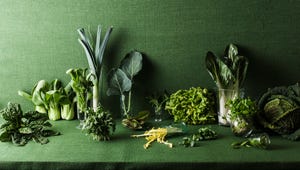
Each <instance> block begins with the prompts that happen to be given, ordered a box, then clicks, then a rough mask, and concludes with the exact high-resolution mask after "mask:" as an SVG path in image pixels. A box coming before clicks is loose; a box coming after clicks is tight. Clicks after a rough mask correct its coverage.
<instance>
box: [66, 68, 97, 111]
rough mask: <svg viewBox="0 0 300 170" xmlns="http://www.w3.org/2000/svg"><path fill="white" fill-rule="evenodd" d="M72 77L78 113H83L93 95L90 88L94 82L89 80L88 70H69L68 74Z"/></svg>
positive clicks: (71, 84) (71, 83)
mask: <svg viewBox="0 0 300 170" xmlns="http://www.w3.org/2000/svg"><path fill="white" fill-rule="evenodd" d="M66 73H67V74H68V75H70V77H71V81H70V83H69V84H70V86H71V87H72V89H73V90H74V92H75V93H76V102H77V109H78V110H77V111H78V112H80V113H83V112H85V111H86V110H87V108H88V101H89V100H90V98H91V96H92V94H91V92H90V88H91V87H92V82H91V81H90V80H89V76H88V71H87V69H82V68H78V69H69V70H67V72H66ZM77 114H78V113H77Z"/></svg>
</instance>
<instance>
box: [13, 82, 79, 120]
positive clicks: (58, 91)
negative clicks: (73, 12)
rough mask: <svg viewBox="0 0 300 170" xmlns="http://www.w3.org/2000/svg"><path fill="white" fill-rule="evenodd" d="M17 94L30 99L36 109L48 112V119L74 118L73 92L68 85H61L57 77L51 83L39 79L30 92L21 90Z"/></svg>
mask: <svg viewBox="0 0 300 170" xmlns="http://www.w3.org/2000/svg"><path fill="white" fill-rule="evenodd" d="M18 94H19V95H20V96H22V97H24V98H25V99H27V100H29V101H31V102H32V103H33V104H34V107H35V110H36V111H38V112H40V113H46V114H48V117H49V119H50V120H59V119H60V118H63V119H66V120H71V119H73V118H74V105H75V101H74V97H75V93H74V92H73V90H72V89H71V87H70V86H69V85H67V86H66V87H63V85H62V82H61V81H60V80H58V79H55V80H53V81H52V82H51V83H48V82H47V81H45V80H40V81H38V82H37V83H36V84H35V85H34V87H33V89H32V91H31V94H29V93H27V92H25V91H21V90H19V91H18Z"/></svg>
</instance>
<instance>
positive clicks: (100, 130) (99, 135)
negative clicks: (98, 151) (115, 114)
mask: <svg viewBox="0 0 300 170" xmlns="http://www.w3.org/2000/svg"><path fill="white" fill-rule="evenodd" d="M115 129H116V125H115V122H114V121H113V118H112V115H111V114H110V113H109V112H108V111H105V110H104V108H103V107H102V106H101V105H99V106H98V107H97V110H96V111H94V110H93V109H91V108H89V109H87V111H86V119H84V122H83V127H82V130H84V131H86V134H87V135H88V134H89V135H90V136H91V137H92V138H93V140H96V141H107V140H110V136H111V133H112V132H114V131H115Z"/></svg>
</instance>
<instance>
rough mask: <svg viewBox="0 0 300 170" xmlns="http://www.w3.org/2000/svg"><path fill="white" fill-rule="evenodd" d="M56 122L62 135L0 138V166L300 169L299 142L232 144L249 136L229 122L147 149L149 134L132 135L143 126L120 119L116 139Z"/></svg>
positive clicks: (190, 128)
mask: <svg viewBox="0 0 300 170" xmlns="http://www.w3.org/2000/svg"><path fill="white" fill-rule="evenodd" d="M51 123H52V124H53V129H55V130H58V131H59V132H61V133H62V135H60V136H53V137H49V140H50V142H49V143H48V144H45V145H41V144H38V143H34V142H32V141H31V142H29V143H28V144H27V145H26V146H23V147H18V146H15V145H13V144H11V143H3V142H2V143H0V153H1V154H0V169H41V167H43V169H170V168H172V169H200V168H205V169H233V168H234V169H236V168H239V169H241V168H243V169H264V170H265V169H277V170H280V169H300V143H299V142H293V141H288V140H286V139H283V138H281V137H280V136H271V145H270V147H269V149H267V150H264V149H258V148H241V149H233V148H232V147H231V143H232V142H236V141H241V140H244V139H243V138H239V137H235V136H234V135H233V134H232V132H231V130H230V128H229V127H223V126H219V125H207V126H209V127H211V129H213V130H215V131H216V132H217V133H218V139H216V140H210V141H200V142H199V146H198V147H187V148H186V147H184V146H182V145H178V143H179V142H180V141H182V137H184V136H190V134H192V133H195V132H196V130H197V129H199V128H200V127H204V126H188V134H184V135H180V136H171V137H167V140H168V141H169V142H171V143H173V144H174V147H173V148H169V147H168V146H166V145H164V144H159V143H157V142H155V143H153V144H152V145H151V147H149V148H148V149H144V148H143V145H144V144H145V143H146V140H145V138H131V137H130V135H132V134H142V133H143V132H144V131H132V130H129V129H127V128H125V127H123V126H122V125H121V124H120V121H117V128H116V131H115V132H114V134H113V136H112V139H111V140H110V141H104V142H97V141H94V140H92V139H91V138H90V137H89V136H86V135H85V133H84V132H82V131H81V130H80V129H77V128H76V126H77V125H78V124H79V122H78V121H77V120H72V121H66V120H60V121H51ZM166 124H168V122H162V124H160V125H159V126H165V125H166Z"/></svg>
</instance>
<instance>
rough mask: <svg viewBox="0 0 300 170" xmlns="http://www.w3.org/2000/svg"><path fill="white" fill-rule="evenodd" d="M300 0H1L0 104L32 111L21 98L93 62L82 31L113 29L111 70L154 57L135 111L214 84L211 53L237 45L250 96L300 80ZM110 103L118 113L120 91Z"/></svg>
mask: <svg viewBox="0 0 300 170" xmlns="http://www.w3.org/2000/svg"><path fill="white" fill-rule="evenodd" d="M299 9H300V1H299V0H272V1H270V0H252V1H249V0H0V107H1V108H2V107H4V106H5V105H6V103H7V102H8V101H12V102H18V103H21V104H22V106H23V107H24V108H26V109H32V105H31V103H30V102H28V101H26V100H25V99H23V98H22V97H20V96H18V95H17V91H18V90H26V91H30V90H31V89H32V87H33V85H34V84H35V83H36V82H37V81H38V80H41V79H45V80H47V81H51V80H53V79H55V78H58V79H60V80H62V81H63V82H64V83H65V84H66V83H67V82H68V81H69V80H70V78H69V76H68V75H66V74H65V72H66V70H67V69H69V68H78V67H88V64H87V60H86V57H85V54H84V51H83V49H82V47H81V46H80V44H79V43H78V41H77V39H78V34H77V32H76V30H77V28H79V27H85V28H90V29H91V31H92V34H94V35H95V32H96V28H97V25H98V24H102V26H103V28H104V29H105V30H106V29H107V28H108V27H109V26H111V25H112V26H113V27H114V30H113V32H112V35H111V38H110V40H109V43H108V46H107V49H106V51H105V56H104V63H105V74H107V72H108V70H109V69H111V68H112V67H117V66H118V63H119V61H120V60H121V59H122V58H123V57H124V56H125V54H126V53H127V52H129V51H130V50H133V49H136V50H139V51H141V52H143V53H144V55H145V58H144V67H143V70H142V71H141V72H140V73H139V75H138V76H137V77H136V78H135V82H134V83H135V84H134V87H133V107H134V109H133V110H134V111H139V110H143V109H145V108H147V107H149V105H148V104H147V101H146V99H145V96H147V95H149V94H150V93H152V92H156V91H163V90H164V89H166V90H168V91H169V92H174V91H176V90H178V89H187V88H190V87H192V86H201V87H206V88H210V89H213V88H215V84H214V82H213V80H212V79H211V77H210V76H209V75H208V73H207V71H206V67H205V63H204V59H205V55H206V52H207V51H213V52H214V53H215V54H217V55H223V52H224V50H225V47H226V46H227V45H228V44H229V43H234V44H236V45H237V46H238V47H239V49H240V54H241V55H244V56H247V57H248V58H249V60H250V65H249V70H248V74H247V77H246V81H245V86H244V87H245V92H246V95H248V96H251V97H253V98H258V97H259V96H260V95H261V94H262V93H263V92H265V91H266V90H267V88H268V87H274V86H277V85H290V84H294V83H296V82H297V81H298V82H299V80H300V76H299V72H300V36H299V35H300V10H299ZM105 91H106V83H105V81H104V83H103V93H102V99H101V100H102V103H104V104H105V105H106V106H107V107H108V108H109V109H110V110H112V111H113V112H114V114H118V113H117V112H118V109H119V100H118V97H108V96H106V94H105Z"/></svg>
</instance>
